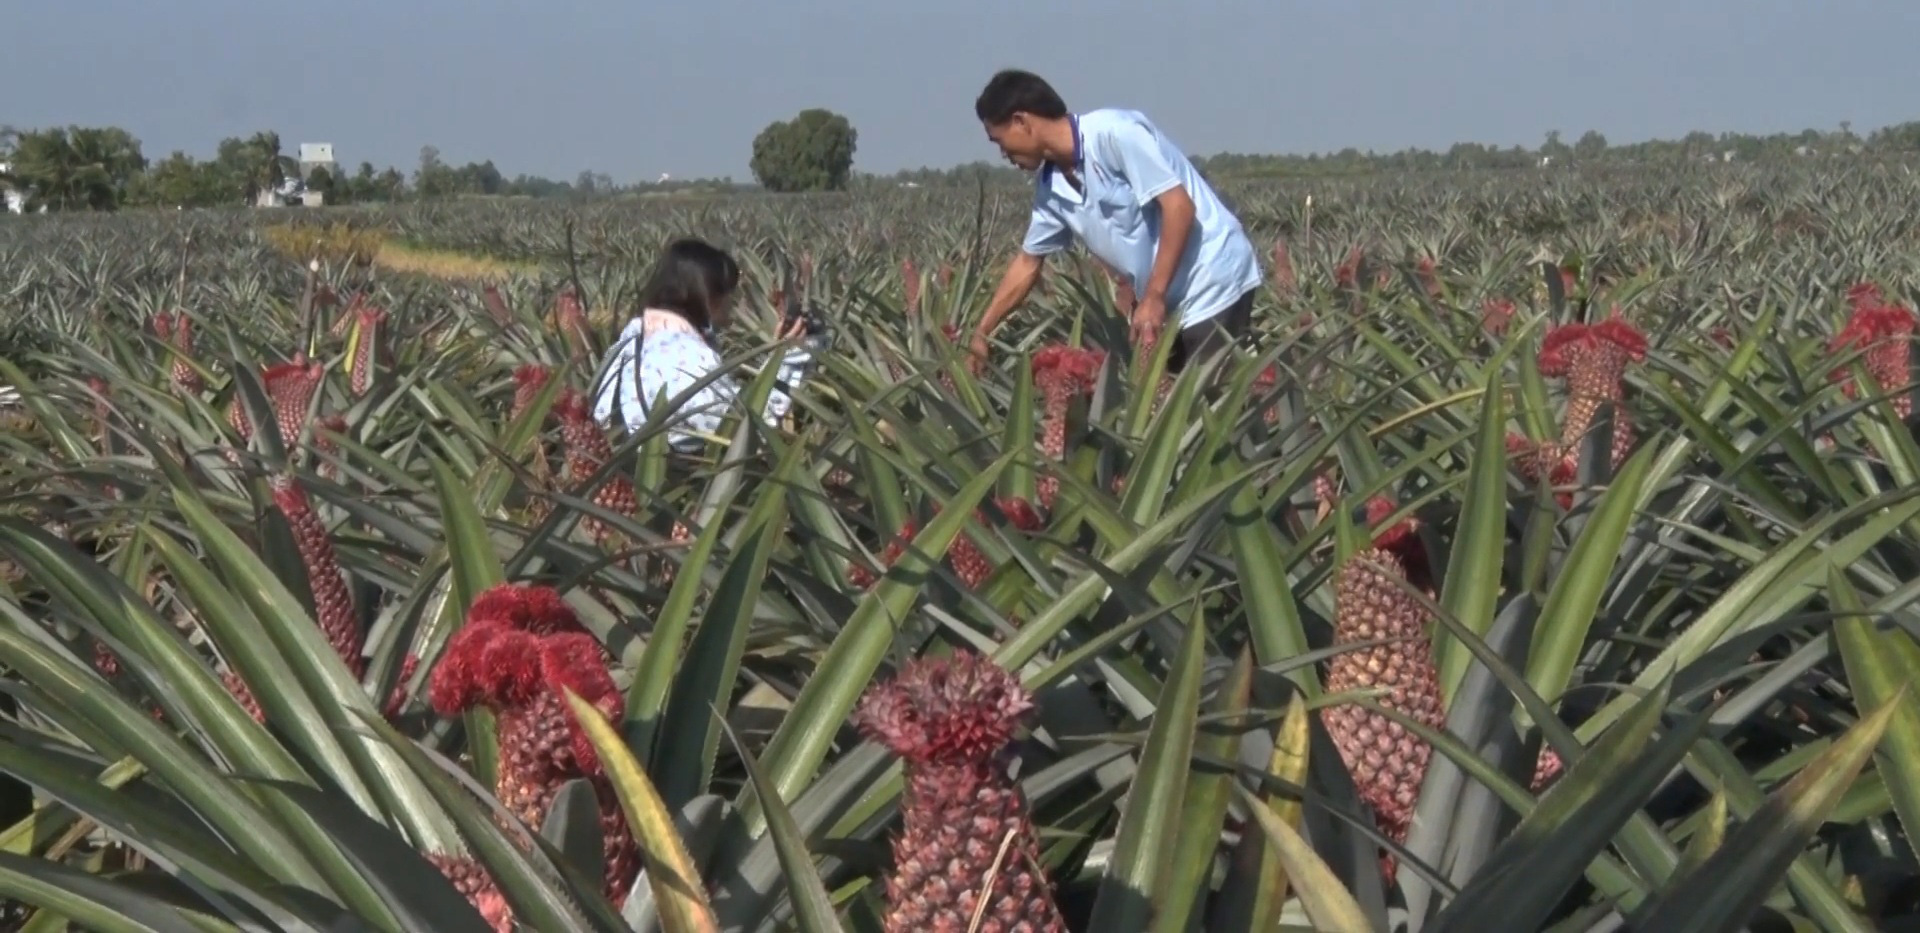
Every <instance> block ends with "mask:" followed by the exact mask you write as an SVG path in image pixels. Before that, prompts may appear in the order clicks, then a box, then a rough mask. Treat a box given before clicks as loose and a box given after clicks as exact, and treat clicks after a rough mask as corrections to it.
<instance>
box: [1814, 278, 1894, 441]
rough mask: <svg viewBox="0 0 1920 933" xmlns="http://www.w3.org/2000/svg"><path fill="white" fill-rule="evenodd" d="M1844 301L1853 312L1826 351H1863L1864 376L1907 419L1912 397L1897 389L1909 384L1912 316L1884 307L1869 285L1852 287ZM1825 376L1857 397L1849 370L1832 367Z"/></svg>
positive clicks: (1839, 353) (1880, 297) (1887, 306)
mask: <svg viewBox="0 0 1920 933" xmlns="http://www.w3.org/2000/svg"><path fill="white" fill-rule="evenodd" d="M1847 299H1848V301H1849V302H1851V303H1852V305H1853V311H1852V313H1851V314H1849V315H1848V317H1847V323H1846V326H1845V327H1843V328H1841V329H1840V332H1839V333H1837V334H1835V335H1834V336H1833V339H1832V340H1830V341H1828V343H1827V352H1828V353H1831V354H1834V355H1836V356H1839V355H1845V354H1847V353H1850V352H1852V351H1855V350H1863V351H1864V353H1863V354H1862V356H1863V362H1864V363H1865V365H1866V369H1867V375H1868V376H1869V377H1871V378H1872V379H1873V381H1874V383H1875V385H1876V386H1877V388H1878V391H1880V392H1882V393H1887V394H1892V396H1893V397H1892V402H1893V409H1894V413H1895V414H1897V415H1899V416H1900V417H1901V418H1906V417H1908V416H1909V415H1911V414H1913V395H1912V393H1911V392H1900V391H1899V390H1900V389H1902V388H1904V387H1906V386H1907V385H1908V384H1909V382H1910V376H1911V372H1912V363H1911V359H1910V357H1911V353H1912V347H1913V343H1912V340H1913V332H1914V325H1915V319H1914V313H1913V312H1912V311H1911V310H1909V309H1907V308H1902V307H1898V306H1895V305H1889V304H1887V303H1886V301H1885V299H1884V298H1883V297H1882V295H1881V293H1880V288H1879V286H1877V285H1874V284H1872V283H1863V284H1861V285H1856V286H1854V287H1853V288H1852V289H1851V290H1849V291H1848V293H1847ZM1827 377H1828V379H1829V380H1830V381H1833V382H1837V383H1840V384H1841V391H1843V392H1845V393H1846V396H1847V398H1850V399H1851V398H1858V397H1859V395H1860V391H1859V387H1858V386H1857V385H1855V382H1854V380H1853V379H1852V372H1851V370H1850V368H1849V367H1847V366H1837V367H1834V368H1833V369H1832V370H1831V371H1830V372H1828V374H1827ZM1893 393H1898V394H1893Z"/></svg>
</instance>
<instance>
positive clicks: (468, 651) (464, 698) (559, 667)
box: [427, 584, 624, 774]
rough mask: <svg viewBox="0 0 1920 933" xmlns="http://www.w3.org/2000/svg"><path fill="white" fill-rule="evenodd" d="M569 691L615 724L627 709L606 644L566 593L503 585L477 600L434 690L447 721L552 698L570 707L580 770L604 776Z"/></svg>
mask: <svg viewBox="0 0 1920 933" xmlns="http://www.w3.org/2000/svg"><path fill="white" fill-rule="evenodd" d="M566 690H571V691H573V692H574V693H576V694H578V695H579V696H580V698H581V699H584V700H586V701H587V702H589V703H591V704H593V705H594V706H595V707H596V708H598V709H599V710H600V711H601V712H602V713H603V714H605V715H606V716H608V717H609V718H611V717H613V716H614V715H615V714H616V713H618V712H619V710H620V709H621V707H622V706H624V701H623V699H622V698H621V695H620V690H619V688H618V687H617V686H615V684H614V682H613V675H612V674H611V673H610V672H608V670H607V664H606V660H605V653H604V651H603V649H602V648H601V645H600V642H599V640H598V639H596V638H594V637H593V636H592V635H591V634H589V633H587V632H586V631H585V630H584V629H582V628H581V627H580V622H579V619H578V617H576V616H575V615H574V614H573V610H572V609H571V608H569V607H568V606H567V604H566V603H564V602H562V601H561V600H560V595H559V594H558V593H556V592H554V591H553V590H552V589H549V588H547V587H530V586H523V585H519V584H502V585H500V586H496V587H494V588H492V589H490V590H488V591H486V592H485V593H482V594H481V595H480V597H479V598H478V599H475V600H474V603H473V607H472V608H471V609H469V610H468V612H467V624H466V625H465V626H464V627H462V628H461V629H460V631H459V632H457V633H455V635H454V636H453V640H452V641H451V642H449V643H448V645H447V653H446V655H445V656H444V657H442V658H441V660H440V664H439V665H438V666H436V667H435V668H434V670H433V677H432V679H431V681H430V682H429V684H428V688H427V691H428V698H429V699H430V700H431V701H432V703H433V707H434V709H435V710H436V711H438V712H439V713H440V714H441V715H442V716H452V715H455V714H457V713H461V712H464V711H466V710H467V709H470V708H472V707H474V706H477V705H482V704H484V705H486V706H487V707H489V708H491V709H495V710H512V709H523V708H525V707H527V706H528V705H530V704H532V703H534V702H536V701H537V700H539V699H540V698H541V696H542V694H543V692H548V691H550V692H551V693H552V694H553V696H554V698H555V699H559V700H562V701H563V702H562V703H561V711H562V712H563V713H564V716H565V720H566V723H567V731H568V744H569V746H570V747H571V750H572V752H573V757H574V761H575V763H577V764H578V765H579V767H580V770H581V772H582V773H585V774H593V773H597V772H598V771H599V769H600V759H599V756H598V755H597V754H596V753H595V752H594V749H593V743H592V742H591V741H589V740H588V738H587V735H586V731H585V730H584V729H582V728H581V726H580V722H579V720H578V719H577V718H576V717H575V716H574V714H573V710H572V707H571V706H570V705H568V704H566V703H565V702H564V691H566Z"/></svg>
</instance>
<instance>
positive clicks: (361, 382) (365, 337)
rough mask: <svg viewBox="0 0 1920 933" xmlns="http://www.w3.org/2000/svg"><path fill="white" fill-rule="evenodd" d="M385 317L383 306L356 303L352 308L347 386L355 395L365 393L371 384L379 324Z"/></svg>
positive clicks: (378, 343) (378, 338)
mask: <svg viewBox="0 0 1920 933" xmlns="http://www.w3.org/2000/svg"><path fill="white" fill-rule="evenodd" d="M386 319H387V312H386V310H385V309H383V308H376V307H373V306H372V305H357V306H356V307H355V309H354V312H353V328H354V331H355V334H354V345H353V370H352V372H351V373H350V374H349V375H348V379H347V388H348V390H349V391H351V392H352V393H353V394H354V395H356V396H360V395H365V394H367V390H368V389H369V388H372V386H373V362H374V355H375V351H376V350H377V349H378V348H379V346H380V325H381V324H382V323H384V322H385V321H386Z"/></svg>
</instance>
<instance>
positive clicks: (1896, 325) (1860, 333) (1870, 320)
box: [1827, 303, 1914, 353]
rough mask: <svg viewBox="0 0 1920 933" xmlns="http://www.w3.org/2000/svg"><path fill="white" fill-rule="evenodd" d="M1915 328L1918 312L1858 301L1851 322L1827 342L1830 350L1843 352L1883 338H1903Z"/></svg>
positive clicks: (1849, 320) (1849, 318) (1850, 317)
mask: <svg viewBox="0 0 1920 933" xmlns="http://www.w3.org/2000/svg"><path fill="white" fill-rule="evenodd" d="M1913 331H1914V314H1913V312H1912V311H1910V310H1908V309H1906V308H1902V307H1899V306H1897V305H1887V304H1864V303H1863V304H1856V305H1854V307H1853V313H1852V314H1850V315H1848V316H1847V324H1846V326H1845V327H1842V328H1841V329H1840V332H1839V333H1837V334H1834V335H1833V339H1832V340H1830V341H1828V342H1827V351H1828V352H1830V353H1832V352H1839V351H1842V350H1845V349H1847V348H1848V347H1853V346H1866V345H1869V344H1873V343H1877V342H1879V341H1881V340H1889V339H1894V340H1897V339H1901V338H1904V337H1906V336H1908V335H1909V334H1912V333H1913Z"/></svg>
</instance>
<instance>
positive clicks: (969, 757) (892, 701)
mask: <svg viewBox="0 0 1920 933" xmlns="http://www.w3.org/2000/svg"><path fill="white" fill-rule="evenodd" d="M1032 709H1033V697H1032V696H1031V695H1030V694H1028V693H1027V691H1026V688H1024V687H1022V686H1021V685H1020V681H1019V680H1017V679H1016V678H1015V677H1014V676H1013V675H1012V674H1010V673H1008V672H1007V671H1006V669H1004V668H1002V667H1000V666H999V665H997V664H995V663H993V661H992V659H990V658H987V657H985V656H983V655H981V654H979V653H977V652H974V651H969V650H962V651H960V652H958V653H956V654H954V655H953V656H952V657H950V658H920V659H916V660H914V661H910V662H908V663H907V664H906V665H905V666H903V667H902V668H901V669H900V673H899V674H898V675H897V676H895V677H894V678H893V679H892V680H890V681H887V682H885V683H882V684H879V685H876V686H874V687H873V688H872V689H870V690H868V691H867V695H866V698H865V699H864V700H863V701H862V702H861V705H860V709H859V711H858V712H857V713H855V715H854V724H855V726H857V727H858V728H859V729H860V731H861V733H862V734H864V735H866V736H867V737H868V738H870V739H872V740H873V741H876V742H879V743H880V744H881V745H884V746H886V747H887V749H888V750H890V751H892V752H893V753H894V754H895V755H898V756H900V757H901V758H903V759H905V760H906V761H907V762H908V763H910V764H964V763H984V762H987V761H989V760H991V759H992V758H993V756H994V755H995V754H997V753H998V752H999V751H1000V750H1001V749H1003V748H1005V747H1006V745H1007V743H1008V742H1010V741H1012V740H1013V734H1014V731H1015V730H1016V729H1018V728H1019V726H1020V721H1021V719H1022V717H1024V716H1025V715H1026V714H1027V713H1028V712H1029V711H1031V710H1032Z"/></svg>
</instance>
